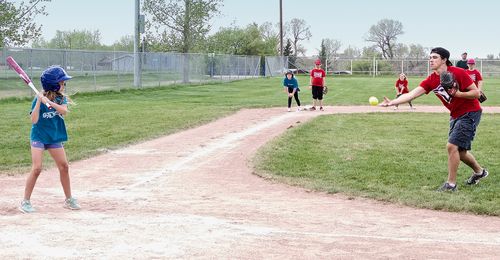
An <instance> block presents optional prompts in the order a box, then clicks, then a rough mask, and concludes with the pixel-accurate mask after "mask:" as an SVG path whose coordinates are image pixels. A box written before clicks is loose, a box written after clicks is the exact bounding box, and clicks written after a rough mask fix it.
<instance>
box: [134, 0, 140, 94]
mask: <svg viewBox="0 0 500 260" xmlns="http://www.w3.org/2000/svg"><path fill="white" fill-rule="evenodd" d="M140 1H141V0H135V15H134V21H135V23H134V24H135V29H134V87H136V88H139V87H141V57H140V56H139V55H140V54H139V48H140V43H139V41H140V38H141V32H140V26H139V23H140V17H139V16H140Z"/></svg>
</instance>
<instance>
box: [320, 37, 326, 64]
mask: <svg viewBox="0 0 500 260" xmlns="http://www.w3.org/2000/svg"><path fill="white" fill-rule="evenodd" d="M318 58H319V59H320V60H321V63H322V64H325V62H326V59H327V57H326V47H325V40H324V39H323V40H321V47H320V49H319V53H318Z"/></svg>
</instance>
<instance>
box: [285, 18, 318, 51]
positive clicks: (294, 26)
mask: <svg viewBox="0 0 500 260" xmlns="http://www.w3.org/2000/svg"><path fill="white" fill-rule="evenodd" d="M286 31H289V32H290V34H291V35H290V39H291V40H292V46H293V51H294V53H295V56H297V55H298V54H299V53H301V54H304V53H305V52H306V50H305V48H304V47H303V46H302V45H300V42H301V41H303V40H309V39H310V38H311V36H312V35H311V31H310V30H309V25H307V23H306V21H305V20H302V19H298V18H293V19H292V20H291V21H290V22H288V23H286Z"/></svg>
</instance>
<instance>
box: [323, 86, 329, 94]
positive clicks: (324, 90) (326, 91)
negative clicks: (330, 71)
mask: <svg viewBox="0 0 500 260" xmlns="http://www.w3.org/2000/svg"><path fill="white" fill-rule="evenodd" d="M326 93H328V87H327V86H324V87H323V95H326Z"/></svg>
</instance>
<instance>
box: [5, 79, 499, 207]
mask: <svg viewBox="0 0 500 260" xmlns="http://www.w3.org/2000/svg"><path fill="white" fill-rule="evenodd" d="M420 80H421V78H410V79H409V81H410V84H409V85H410V88H413V87H414V86H416V85H418V83H419V81H420ZM307 81H308V79H307V78H306V77H299V83H300V85H301V86H304V85H306V83H307ZM327 83H328V85H329V87H330V92H329V94H328V95H327V96H326V99H325V103H326V105H367V104H368V97H369V96H377V97H379V99H381V98H382V96H389V97H392V96H394V87H393V85H394V83H395V78H393V77H390V78H389V77H377V78H368V77H336V78H334V79H331V78H330V79H328V81H327ZM71 84H79V83H78V81H77V80H76V79H75V80H72V81H69V82H68V88H69V89H70V93H71ZM2 85H3V82H2ZM499 85H500V79H491V81H487V82H486V83H485V89H486V90H487V95H488V98H489V99H488V101H487V103H485V105H490V106H493V105H495V106H498V105H499V100H500V99H499V97H500V91H499V90H500V87H499ZM20 87H25V86H20ZM72 98H73V100H74V101H75V103H76V105H72V106H71V107H70V110H71V112H70V113H69V115H68V116H67V117H66V124H67V127H68V134H69V138H70V140H69V141H68V142H67V144H66V146H65V147H66V150H67V154H68V157H69V160H70V161H74V160H79V159H83V158H87V157H90V156H93V155H96V154H99V153H101V152H103V151H106V150H107V149H115V148H118V147H122V146H124V145H127V144H131V143H136V142H139V141H143V140H148V139H151V138H154V137H157V136H161V135H166V134H171V133H174V132H177V131H181V130H183V129H187V128H190V127H194V126H197V125H201V124H204V123H207V122H209V121H212V120H214V119H216V118H220V117H222V116H224V115H227V114H229V113H232V112H234V111H237V110H238V109H241V108H251V107H274V106H282V107H285V106H286V96H285V95H284V93H283V92H282V87H281V79H280V78H261V79H255V80H244V81H235V82H231V83H220V84H208V85H188V86H169V87H162V88H151V89H144V90H121V91H117V92H112V91H111V92H97V93H79V94H77V95H74V96H73V97H72ZM301 100H302V102H303V103H304V104H310V93H309V91H308V90H307V88H305V87H302V92H301ZM30 104H31V99H29V98H27V99H17V98H9V99H3V100H0V111H2V113H1V115H0V122H2V123H1V124H0V132H1V133H2V136H0V142H1V146H0V155H1V156H0V172H2V173H4V174H6V173H7V174H9V173H19V172H26V171H28V170H29V167H30V163H31V158H30V153H29V149H30V148H29V131H30V127H31V124H30V121H29V117H28V112H29V108H30ZM414 104H415V106H416V107H417V109H418V105H421V104H433V105H440V102H439V101H438V100H437V98H436V97H435V96H434V95H433V94H431V95H428V96H424V97H421V98H419V99H418V100H416V101H415V102H414ZM447 119H448V117H447V115H445V114H438V115H434V114H432V115H431V114H426V115H423V114H422V115H421V114H367V115H342V116H339V115H336V116H324V117H320V118H318V119H316V120H314V121H313V122H311V123H308V124H305V125H303V126H302V127H300V128H298V129H295V130H293V131H290V133H288V134H287V135H292V137H293V139H294V140H295V141H294V143H286V144H285V143H282V142H283V141H282V140H283V138H289V137H290V136H286V137H283V138H280V139H279V140H277V141H276V142H274V143H273V144H270V146H268V147H266V148H264V149H263V152H262V153H261V154H260V155H259V157H258V158H259V159H258V160H257V163H258V165H259V169H260V171H261V173H262V174H265V175H273V176H275V178H279V179H283V180H286V181H287V182H290V183H300V185H305V186H308V187H313V188H315V189H318V190H323V191H327V192H344V193H346V194H352V195H356V196H358V195H359V196H366V197H372V198H376V199H381V200H387V201H393V202H398V203H404V204H408V205H413V206H418V207H427V208H435V209H447V210H453V211H467V212H474V213H479V214H490V215H500V209H499V205H500V198H499V195H498V194H500V193H499V192H500V187H498V185H496V184H498V183H499V179H498V177H496V175H495V172H498V171H499V170H500V167H499V165H498V163H497V162H496V161H495V159H496V158H499V152H498V150H497V147H499V143H498V141H497V139H495V138H494V137H495V136H496V134H495V133H496V132H495V130H496V129H495V128H496V127H497V126H498V125H499V124H498V123H499V121H500V118H499V116H498V115H494V116H493V115H485V116H484V117H483V121H482V123H481V126H480V127H479V133H478V138H477V140H476V141H475V142H474V149H475V150H474V154H475V155H476V156H477V157H478V159H479V160H480V162H481V163H484V164H485V165H487V166H488V167H489V169H490V172H491V173H492V174H491V176H490V177H488V180H487V181H485V182H484V185H481V186H480V187H479V188H474V189H470V188H464V187H463V185H461V186H460V187H459V189H460V191H459V192H458V193H457V194H456V195H455V194H454V195H450V194H439V195H437V194H436V193H435V192H434V190H435V188H437V186H439V185H440V184H441V183H442V182H443V181H444V180H445V178H446V154H445V150H444V145H445V143H446V134H447V128H448V126H447ZM388 122H390V123H391V125H394V127H389V126H388V125H386V124H385V123H388ZM353 129H355V130H356V131H352V130H353ZM312 132H315V133H316V135H315V136H316V139H315V140H316V141H314V140H312V139H314V138H313V137H314V136H311V133H312ZM395 133H401V134H402V136H401V137H400V139H398V140H397V141H396V139H395V138H394V134H395ZM415 137H417V138H415ZM317 140H321V141H322V143H323V145H319V144H318V143H317ZM280 142H281V143H280ZM386 145H387V149H382V148H383V147H385V146H386ZM270 147H274V149H277V150H276V151H275V152H276V154H275V153H271V152H269V151H270V149H273V148H270ZM297 151H300V152H297ZM306 151H309V152H306ZM318 155H323V156H322V157H319V156H318ZM290 156H293V157H290ZM46 157H48V156H46ZM277 157H279V158H277ZM315 157H318V158H321V161H320V162H319V164H323V165H321V166H319V167H316V168H317V169H314V171H311V169H312V168H311V165H318V162H315V161H313V159H314V158H315ZM325 157H326V158H327V159H326V160H325V159H324V158H325ZM400 157H403V158H405V159H401V160H403V162H402V161H401V160H399V159H398V158H400ZM291 158H293V159H294V160H291ZM415 158H416V159H415ZM45 159H46V160H45V162H46V163H45V165H46V167H49V166H51V165H52V163H50V160H48V158H45ZM278 159H279V160H278ZM292 161H297V163H298V164H293V165H292V164H291V163H292ZM291 169H295V170H296V171H291ZM304 174H305V175H306V176H302V175H304ZM468 174H469V172H468V169H466V168H464V167H462V168H460V174H459V175H460V176H459V179H460V180H463V179H464V178H465V177H467V176H468Z"/></svg>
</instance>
